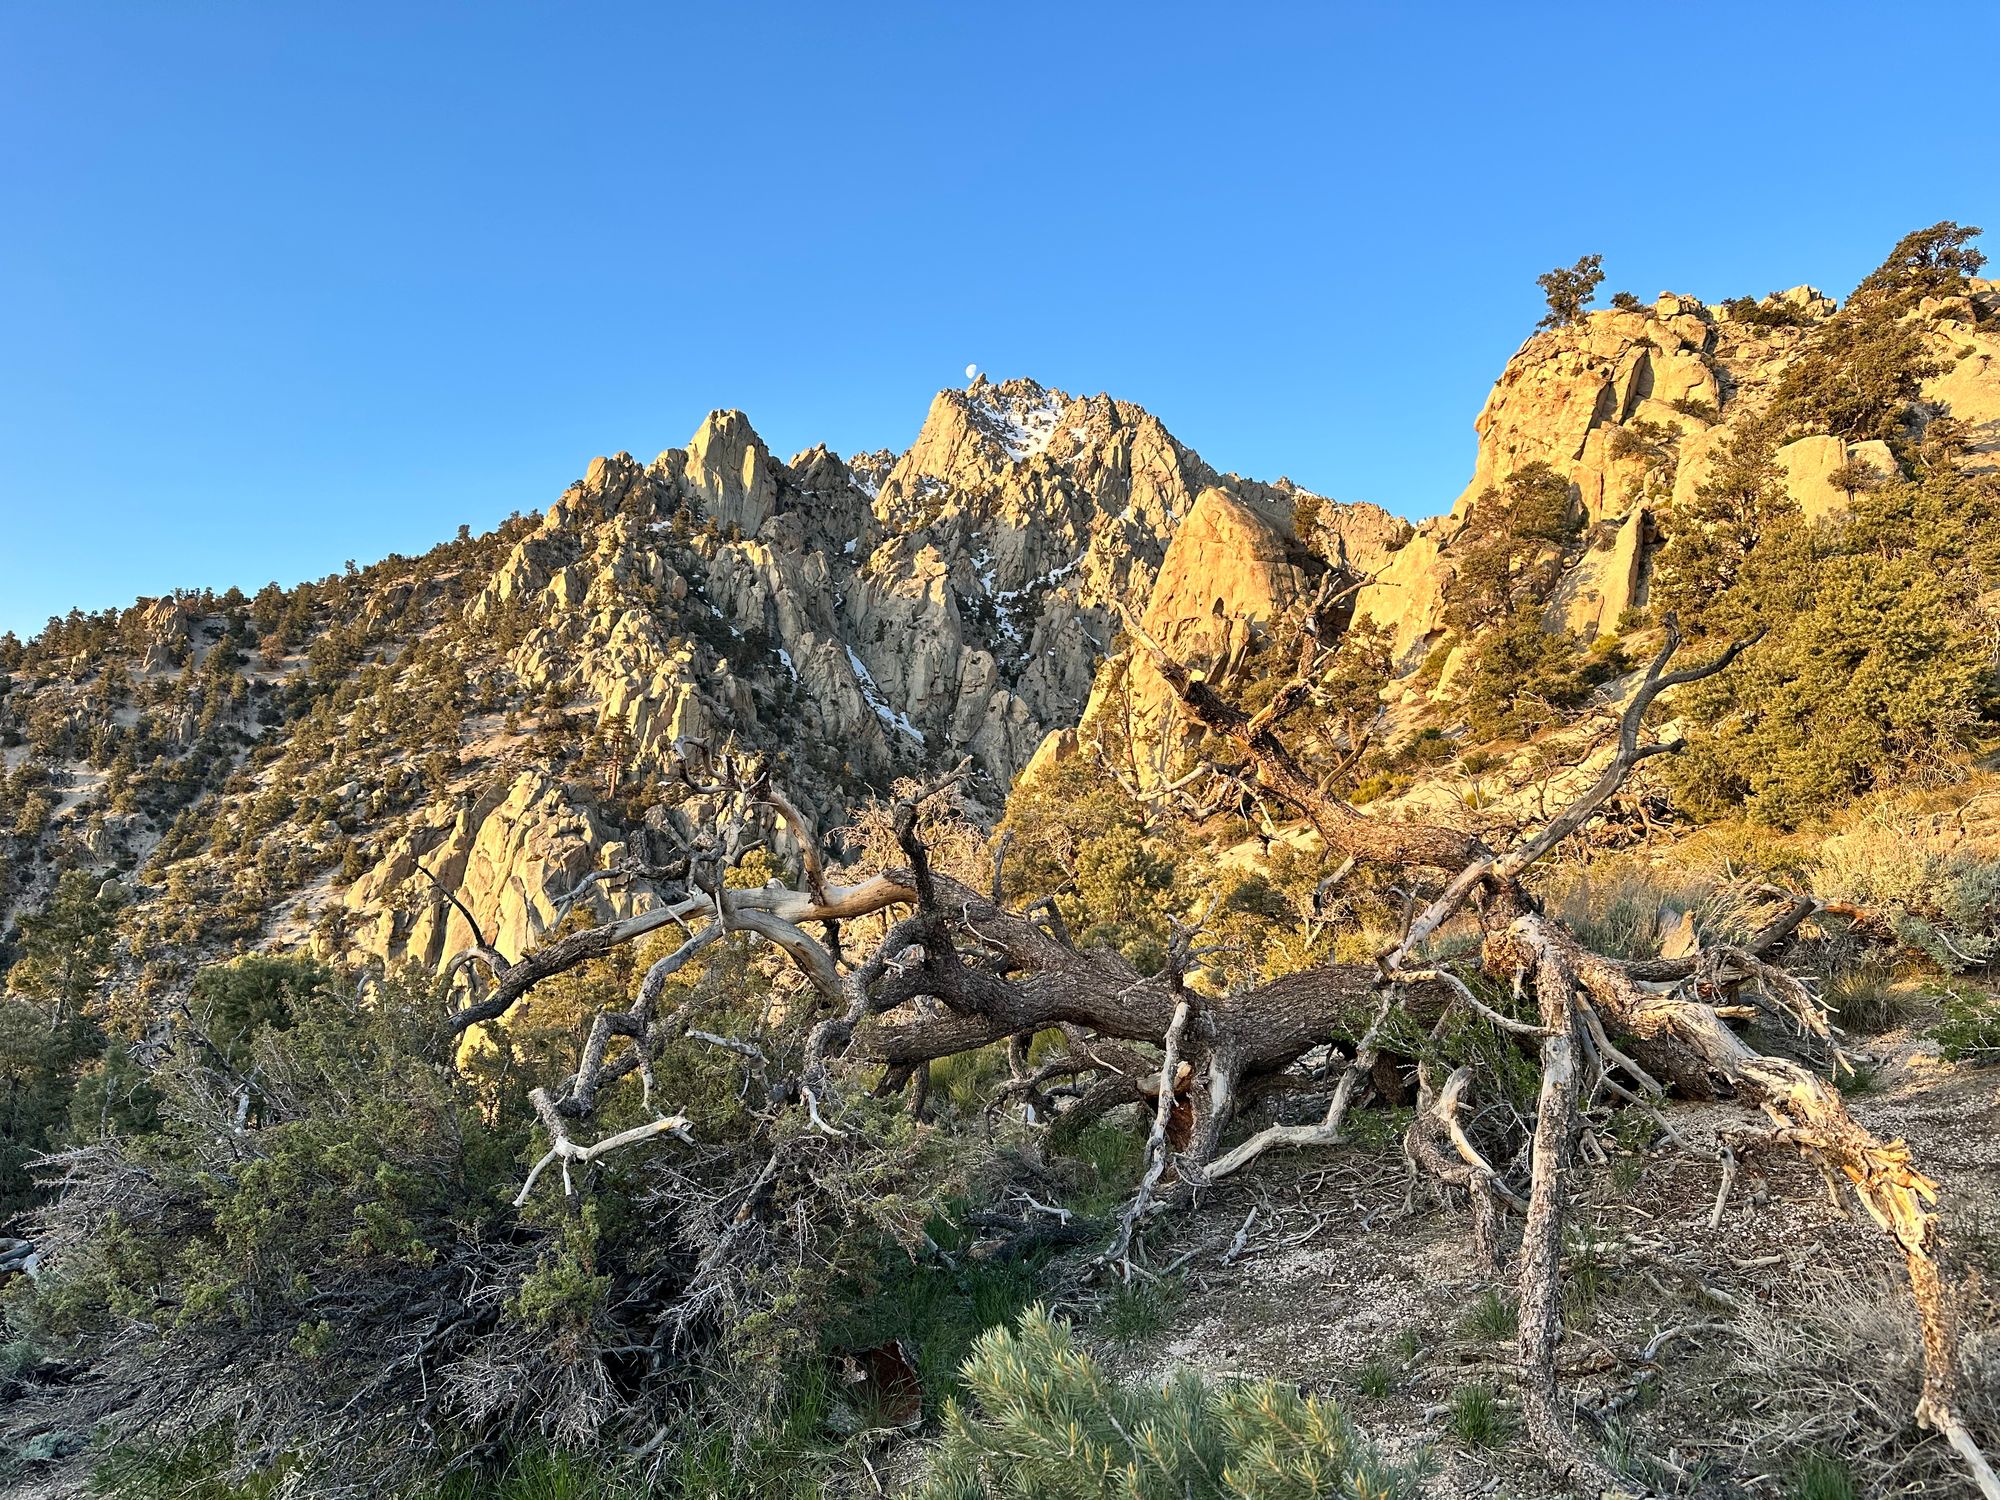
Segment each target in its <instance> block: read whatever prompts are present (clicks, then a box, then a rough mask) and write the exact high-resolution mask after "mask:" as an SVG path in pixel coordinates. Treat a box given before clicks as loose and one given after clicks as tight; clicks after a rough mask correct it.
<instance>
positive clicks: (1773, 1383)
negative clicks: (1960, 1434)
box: [1730, 1271, 2000, 1495]
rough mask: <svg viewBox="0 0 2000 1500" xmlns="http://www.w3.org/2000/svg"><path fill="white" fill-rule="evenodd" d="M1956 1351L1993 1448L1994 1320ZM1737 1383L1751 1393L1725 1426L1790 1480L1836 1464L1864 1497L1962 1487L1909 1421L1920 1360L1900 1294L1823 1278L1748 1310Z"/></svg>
mask: <svg viewBox="0 0 2000 1500" xmlns="http://www.w3.org/2000/svg"><path fill="white" fill-rule="evenodd" d="M1973 1313H1974V1310H1973V1309H1971V1308H1967V1309H1964V1322H1965V1326H1966V1328H1967V1336H1966V1338H1965V1342H1964V1346H1963V1350H1962V1356H1963V1357H1962V1369H1961V1377H1960V1388H1959V1403H1960V1409H1961V1412H1962V1414H1963V1416H1964V1417H1965V1420H1966V1422H1967V1425H1968V1426H1969V1427H1970V1428H1971V1429H1972V1431H1973V1434H1974V1436H1975V1437H1977V1438H1978V1439H1979V1441H1980V1443H1981V1444H1982V1446H1985V1447H1988V1448H1989V1449H1990V1448H1991V1446H1992V1445H1993V1443H1994V1441H1995V1439H1996V1437H2000V1339H1996V1337H1995V1335H1994V1334H1993V1333H1992V1332H1991V1331H1990V1328H1989V1329H1986V1330H1982V1331H1977V1332H1974V1331H1973V1330H1974V1329H1977V1328H1979V1325H1980V1324H1981V1323H1986V1324H1989V1325H1990V1323H1991V1318H1990V1316H1988V1314H1989V1313H1990V1309H1987V1310H1986V1311H1985V1312H1982V1313H1980V1314H1979V1315H1978V1316H1973ZM1734 1331H1735V1332H1737V1333H1739V1334H1741V1335H1742V1337H1741V1339H1740V1340H1732V1345H1733V1346H1734V1347H1735V1348H1737V1349H1739V1350H1740V1351H1742V1352H1741V1353H1740V1354H1739V1355H1738V1362H1737V1364H1736V1368H1735V1372H1734V1373H1735V1374H1736V1375H1737V1376H1738V1377H1739V1378H1740V1380H1741V1383H1742V1388H1743V1389H1744V1390H1745V1391H1747V1392H1749V1393H1750V1394H1749V1395H1748V1397H1747V1401H1746V1406H1745V1409H1744V1411H1743V1414H1742V1415H1741V1416H1740V1417H1739V1418H1737V1419H1736V1420H1735V1421H1733V1422H1732V1423H1731V1424H1730V1425H1731V1426H1732V1427H1733V1428H1734V1433H1733V1435H1734V1436H1735V1437H1736V1438H1737V1439H1738V1440H1739V1441H1740V1442H1741V1444H1742V1448H1743V1451H1744V1452H1745V1453H1746V1454H1747V1455H1754V1456H1756V1457H1757V1458H1759V1459H1761V1460H1763V1461H1766V1462H1768V1463H1769V1464H1771V1465H1772V1467H1773V1469H1774V1470H1775V1471H1776V1472H1778V1473H1781V1474H1788V1475H1792V1476H1794V1477H1796V1476H1797V1475H1798V1474H1800V1473H1802V1472H1806V1471H1808V1470H1810V1469H1811V1468H1812V1466H1813V1465H1814V1464H1815V1463H1817V1462H1819V1461H1821V1460H1823V1459H1828V1458H1831V1459H1837V1460H1838V1462H1839V1464H1840V1466H1842V1467H1844V1468H1845V1469H1846V1471H1847V1472H1848V1473H1849V1474H1850V1475H1851V1476H1852V1478H1853V1480H1854V1482H1855V1485H1856V1489H1857V1492H1858V1493H1860V1494H1866V1495H1889V1494H1910V1495H1949V1494H1956V1493H1958V1492H1959V1490H1960V1489H1961V1488H1962V1487H1963V1485H1964V1476H1963V1472H1962V1471H1961V1470H1960V1469H1959V1468H1958V1467H1957V1465H1956V1463H1955V1461H1954V1459H1953V1456H1952V1453H1951V1451H1950V1449H1948V1448H1947V1447H1946V1446H1945V1445H1944V1444H1943V1443H1941V1442H1938V1441H1937V1440H1936V1439H1935V1438H1928V1437H1926V1436H1925V1435H1924V1434H1921V1433H1919V1432H1918V1431H1917V1430H1916V1428H1915V1427H1914V1425H1913V1424H1912V1422H1911V1420H1910V1412H1911V1411H1912V1410H1914V1409H1915V1406H1916V1403H1917V1397H1918V1393H1919V1391H1920V1389H1921V1387H1922V1384H1923V1354H1922V1350H1921V1348H1920V1346H1919V1344H1918V1340H1917V1331H1916V1327H1915V1325H1914V1323H1913V1322H1912V1321H1911V1318H1910V1315H1909V1308H1908V1303H1907V1294H1906V1293H1904V1292H1902V1291H1901V1290H1900V1289H1899V1288H1898V1287H1896V1286H1894V1285H1892V1284H1891V1283H1890V1282H1889V1280H1888V1279H1887V1278H1883V1277H1876V1276H1872V1275H1869V1274H1866V1273H1862V1272H1859V1271H1850V1272H1846V1273H1840V1274H1834V1273H1822V1274H1821V1275H1819V1276H1817V1277H1815V1278H1814V1279H1813V1280H1812V1281H1811V1282H1810V1283H1809V1284H1808V1285H1806V1287H1805V1288H1804V1290H1803V1293H1802V1295H1801V1297H1800V1298H1799V1299H1798V1300H1797V1301H1791V1302H1787V1303H1785V1304H1783V1305H1763V1304H1754V1305H1752V1306H1751V1307H1750V1308H1749V1309H1748V1310H1747V1311H1746V1312H1745V1314H1744V1315H1743V1317H1742V1318H1741V1320H1740V1321H1739V1322H1738V1323H1737V1325H1736V1327H1735V1330H1734Z"/></svg>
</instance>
